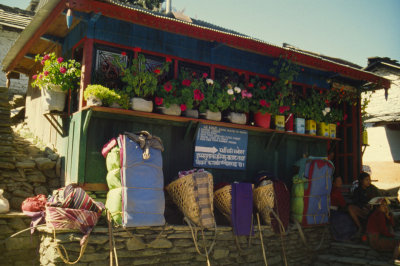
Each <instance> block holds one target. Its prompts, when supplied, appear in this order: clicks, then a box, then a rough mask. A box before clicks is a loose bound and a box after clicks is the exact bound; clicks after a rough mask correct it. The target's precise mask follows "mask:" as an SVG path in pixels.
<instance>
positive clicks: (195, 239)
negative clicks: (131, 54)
mask: <svg viewBox="0 0 400 266" xmlns="http://www.w3.org/2000/svg"><path fill="white" fill-rule="evenodd" d="M184 221H185V222H186V223H187V224H188V225H189V228H190V232H191V233H192V239H193V242H194V246H195V248H196V251H197V253H198V254H199V255H201V256H203V257H204V256H205V257H206V258H208V255H209V254H210V253H211V251H212V249H213V248H214V245H215V241H216V239H217V224H215V222H214V224H215V233H214V239H213V242H212V243H211V245H210V248H209V250H207V249H206V248H205V251H206V252H205V254H203V253H201V252H200V250H199V247H198V244H197V228H195V231H194V232H193V226H192V223H191V221H190V219H189V218H187V217H186V216H185V218H184ZM202 232H203V230H202ZM203 236H204V234H203ZM203 239H204V238H203ZM203 244H204V242H203ZM207 263H208V264H209V262H207Z"/></svg>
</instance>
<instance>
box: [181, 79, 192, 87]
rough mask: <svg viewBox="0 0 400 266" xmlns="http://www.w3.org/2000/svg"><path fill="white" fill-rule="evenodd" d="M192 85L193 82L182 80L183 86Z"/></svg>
mask: <svg viewBox="0 0 400 266" xmlns="http://www.w3.org/2000/svg"><path fill="white" fill-rule="evenodd" d="M190 84H192V82H191V81H190V80H189V79H184V80H182V85H183V86H187V87H189V86H190Z"/></svg>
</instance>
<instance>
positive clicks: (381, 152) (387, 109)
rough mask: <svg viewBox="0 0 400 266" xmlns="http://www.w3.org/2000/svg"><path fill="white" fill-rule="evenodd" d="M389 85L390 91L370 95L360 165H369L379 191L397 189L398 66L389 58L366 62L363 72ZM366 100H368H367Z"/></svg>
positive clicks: (399, 138) (399, 167) (399, 135)
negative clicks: (377, 77)
mask: <svg viewBox="0 0 400 266" xmlns="http://www.w3.org/2000/svg"><path fill="white" fill-rule="evenodd" d="M364 70H367V71H370V72H373V73H375V74H378V75H380V76H383V77H385V78H387V79H390V80H391V81H392V84H391V87H390V89H389V90H388V91H387V94H386V95H385V91H383V90H379V91H377V92H376V93H374V94H372V97H371V98H370V100H371V101H370V103H369V104H368V106H367V109H366V111H367V119H366V120H365V126H366V128H367V132H368V144H369V146H367V147H366V150H365V152H364V155H363V164H365V165H369V166H370V167H371V171H372V179H377V180H379V186H380V187H381V188H393V187H399V186H400V64H399V63H398V62H397V61H396V60H391V59H390V58H387V57H385V58H381V57H372V58H368V66H367V67H366V68H365V69H364ZM367 97H368V96H367Z"/></svg>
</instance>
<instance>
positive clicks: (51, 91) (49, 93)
mask: <svg viewBox="0 0 400 266" xmlns="http://www.w3.org/2000/svg"><path fill="white" fill-rule="evenodd" d="M66 97H67V93H66V92H65V91H63V90H61V86H59V85H53V84H48V85H47V86H46V87H44V88H42V101H43V105H44V106H45V108H44V109H45V111H64V107H65V99H66Z"/></svg>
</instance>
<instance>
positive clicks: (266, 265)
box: [256, 212, 268, 266]
mask: <svg viewBox="0 0 400 266" xmlns="http://www.w3.org/2000/svg"><path fill="white" fill-rule="evenodd" d="M256 215H257V222H258V232H259V233H260V240H261V247H262V252H263V258H264V263H265V266H268V263H267V256H266V255H265V249H264V240H263V236H262V232H261V225H260V215H259V214H258V212H257V214H256Z"/></svg>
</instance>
